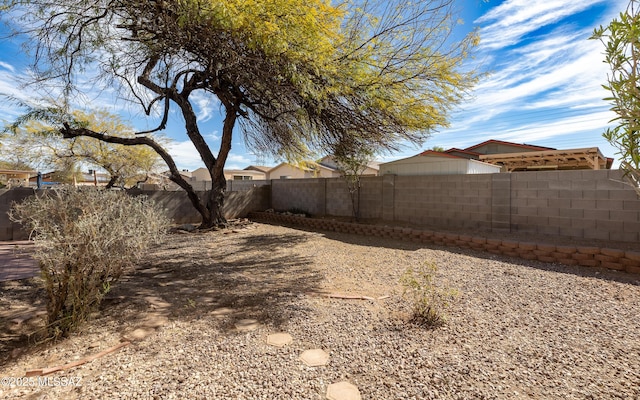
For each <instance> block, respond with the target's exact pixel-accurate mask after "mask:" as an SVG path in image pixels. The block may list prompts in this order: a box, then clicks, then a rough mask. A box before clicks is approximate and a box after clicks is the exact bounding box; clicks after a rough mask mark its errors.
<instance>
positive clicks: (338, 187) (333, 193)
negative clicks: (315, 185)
mask: <svg viewBox="0 0 640 400" xmlns="http://www.w3.org/2000/svg"><path fill="white" fill-rule="evenodd" d="M325 182H326V193H327V194H330V195H329V196H327V200H326V214H328V215H344V216H351V215H352V213H353V205H352V201H351V195H350V194H349V187H348V186H347V183H346V182H345V181H344V179H339V178H338V179H326V180H325Z"/></svg>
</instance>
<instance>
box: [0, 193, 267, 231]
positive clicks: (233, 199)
mask: <svg viewBox="0 0 640 400" xmlns="http://www.w3.org/2000/svg"><path fill="white" fill-rule="evenodd" d="M36 192H37V191H36V190H34V189H30V188H15V189H10V190H7V189H2V190H0V240H23V239H26V238H27V237H28V234H27V232H25V231H24V230H23V229H22V227H21V226H20V225H19V224H16V223H14V222H11V221H10V220H9V216H8V215H7V212H8V211H9V209H10V208H11V204H12V203H13V202H20V201H23V200H24V199H26V198H27V197H29V196H33V195H34V193H36ZM128 193H130V194H131V195H133V196H139V195H146V196H148V197H149V198H150V199H152V200H153V201H155V202H156V203H158V204H159V205H160V206H161V207H162V208H164V209H165V210H166V212H167V214H168V215H169V217H170V218H171V219H172V221H173V222H174V223H176V224H185V223H199V222H200V221H201V218H200V214H198V213H197V212H196V211H195V209H194V208H193V206H192V205H191V202H190V201H189V199H188V197H187V194H186V192H184V191H161V190H152V191H143V190H132V191H128ZM270 205H271V187H270V186H268V185H262V186H258V187H251V188H249V189H248V190H243V191H237V192H227V193H226V195H225V204H224V207H223V213H224V215H225V217H226V218H238V217H246V216H247V215H248V214H249V213H250V212H252V211H260V210H266V209H268V208H270Z"/></svg>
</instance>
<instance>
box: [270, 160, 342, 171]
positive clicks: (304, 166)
mask: <svg viewBox="0 0 640 400" xmlns="http://www.w3.org/2000/svg"><path fill="white" fill-rule="evenodd" d="M283 165H289V166H291V167H293V168H298V169H300V170H302V171H313V170H314V167H317V168H323V169H326V170H329V171H337V170H336V169H335V168H331V167H328V166H326V165H323V164H318V163H317V162H315V161H303V162H301V163H300V164H297V165H296V164H291V163H288V162H281V163H280V164H278V165H276V166H275V167H273V168H270V169H269V172H271V171H273V170H275V169H277V168H280V167H282V166H283Z"/></svg>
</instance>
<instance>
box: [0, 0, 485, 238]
mask: <svg viewBox="0 0 640 400" xmlns="http://www.w3.org/2000/svg"><path fill="white" fill-rule="evenodd" d="M452 3H453V0H426V1H420V2H410V1H406V0H354V1H347V2H340V3H336V4H335V5H334V4H332V3H331V2H330V1H327V0H223V1H219V0H181V1H166V0H150V1H143V2H133V1H124V0H92V1H87V0H65V1H61V0H33V1H18V2H16V1H11V0H5V1H3V3H2V4H4V6H5V8H6V9H7V10H9V11H10V13H9V14H6V13H5V15H9V16H10V17H15V18H18V17H20V18H22V20H23V21H24V22H23V23H22V24H21V25H20V26H22V27H25V26H26V27H28V29H23V32H24V31H26V33H28V34H29V35H30V37H31V38H32V39H33V42H32V44H31V48H32V49H33V50H35V51H34V55H35V61H36V63H35V65H36V67H40V68H39V69H37V72H38V73H39V75H38V79H39V80H38V82H47V81H50V80H55V81H58V82H61V83H62V89H64V90H62V93H64V94H66V95H69V94H72V93H75V91H77V90H80V88H81V86H80V85H78V82H79V76H80V74H81V73H82V71H85V70H87V69H89V68H93V67H98V69H99V71H100V72H101V74H100V78H102V80H94V82H95V83H96V84H101V85H104V86H105V87H109V88H111V87H113V88H119V89H121V95H122V96H126V97H127V98H129V99H134V100H135V101H137V102H138V103H139V105H140V107H141V108H142V109H143V110H144V111H145V112H146V113H147V114H148V115H149V116H150V117H153V116H154V115H156V114H155V113H157V114H159V115H160V116H159V117H158V124H157V127H156V128H155V129H151V130H149V131H145V132H138V135H137V136H136V137H133V138H120V137H116V136H114V135H111V134H109V133H108V132H96V131H93V130H91V129H88V128H87V127H84V126H78V125H77V124H74V123H73V122H72V121H71V122H63V123H62V125H61V126H60V132H61V134H62V135H63V136H64V137H66V138H73V137H77V136H89V137H93V138H97V139H100V140H103V141H107V142H112V143H120V144H125V145H138V144H145V145H148V146H151V147H152V148H153V149H154V150H155V151H156V152H158V154H159V155H160V156H161V157H162V158H163V159H164V161H165V162H166V163H167V165H168V166H169V169H170V171H171V178H170V179H172V180H173V181H174V182H176V183H177V184H178V185H179V186H180V187H182V188H183V189H184V190H186V191H187V193H188V195H189V198H190V199H191V202H192V203H193V205H194V207H195V208H196V209H197V210H198V211H199V213H200V214H201V215H202V227H210V226H214V225H217V224H220V223H223V222H224V216H223V215H222V203H223V199H224V197H223V196H224V190H225V187H226V182H225V178H224V174H223V169H224V165H225V162H226V160H227V157H228V155H229V152H230V150H231V143H232V137H233V134H234V131H235V130H236V128H240V131H241V133H242V135H243V137H244V139H245V142H246V143H247V145H248V146H249V147H250V148H253V149H254V150H256V151H259V152H265V151H266V152H270V153H271V154H274V155H277V156H279V157H283V158H287V159H300V158H303V157H304V156H305V155H306V154H308V153H309V152H311V151H314V150H316V151H326V152H330V151H331V150H332V148H333V147H334V146H335V144H336V143H339V142H341V141H345V140H344V139H345V138H349V137H351V136H356V137H357V138H358V140H356V141H349V140H347V142H353V143H367V145H373V146H374V147H375V148H381V149H393V148H395V146H397V145H398V144H399V143H400V142H402V141H412V142H420V141H422V140H423V139H425V138H426V137H427V136H428V134H429V132H430V131H431V130H432V129H433V128H435V127H438V126H443V125H446V124H447V114H448V111H449V110H450V108H451V107H452V106H453V105H455V104H456V103H458V102H459V101H461V100H462V99H463V98H464V96H465V94H466V92H467V91H468V90H469V89H470V88H471V87H472V86H473V85H474V84H475V83H476V81H477V79H478V74H477V73H476V71H474V70H469V69H464V67H463V66H462V62H463V61H464V60H465V59H466V58H467V57H468V54H469V51H470V50H471V49H472V48H473V46H475V45H476V44H477V43H478V37H477V35H476V33H475V32H473V33H471V34H469V35H468V36H466V37H464V38H463V39H461V40H454V39H453V38H452V37H451V32H452V29H453V27H454V26H455V25H456V24H457V19H456V17H455V16H454V15H453V12H452V6H453V4H452ZM195 95H205V96H213V97H215V98H217V99H218V100H219V101H220V103H221V109H222V110H223V113H224V120H223V126H222V138H221V143H220V147H219V148H218V149H217V152H216V153H214V151H212V149H211V148H210V147H209V145H208V144H207V143H206V141H205V139H204V137H203V135H202V133H201V131H200V127H199V125H198V118H197V113H196V111H195V110H194V106H193V100H194V96H195ZM173 108H177V110H178V111H179V112H180V113H181V115H182V117H183V118H184V130H185V133H186V135H187V136H188V137H189V139H190V140H191V142H192V143H193V145H194V146H195V148H196V150H197V151H198V153H199V155H200V157H201V159H202V161H203V163H204V165H205V166H206V168H207V170H208V171H209V174H210V175H211V178H212V189H211V190H210V191H208V192H206V195H204V196H203V197H200V195H199V194H198V193H196V192H195V191H194V190H193V188H192V187H191V185H190V184H189V183H188V182H187V181H185V180H184V179H183V178H182V177H181V175H180V174H179V170H178V169H177V167H176V165H175V162H174V161H173V159H172V158H171V156H170V155H169V153H168V152H167V151H165V150H164V149H163V148H162V146H161V145H160V144H158V143H157V142H156V141H154V140H153V138H152V135H153V134H154V133H156V132H160V131H162V130H164V129H165V128H166V123H167V119H168V116H169V113H170V110H172V109H173Z"/></svg>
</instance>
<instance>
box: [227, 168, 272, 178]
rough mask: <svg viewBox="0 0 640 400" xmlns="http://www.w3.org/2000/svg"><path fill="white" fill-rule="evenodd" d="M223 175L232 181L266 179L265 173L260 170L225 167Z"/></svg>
mask: <svg viewBox="0 0 640 400" xmlns="http://www.w3.org/2000/svg"><path fill="white" fill-rule="evenodd" d="M224 177H225V178H226V179H227V180H233V181H263V180H266V179H267V174H266V173H264V172H261V171H253V170H248V169H246V168H245V169H225V170H224Z"/></svg>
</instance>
